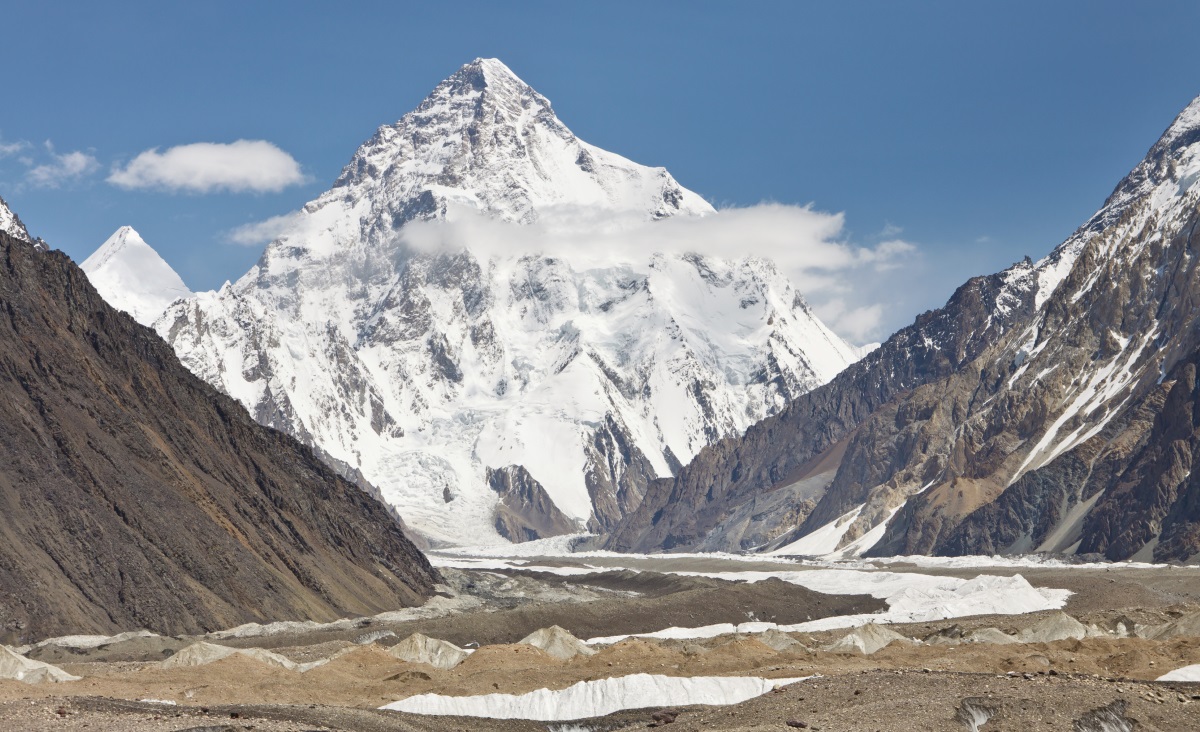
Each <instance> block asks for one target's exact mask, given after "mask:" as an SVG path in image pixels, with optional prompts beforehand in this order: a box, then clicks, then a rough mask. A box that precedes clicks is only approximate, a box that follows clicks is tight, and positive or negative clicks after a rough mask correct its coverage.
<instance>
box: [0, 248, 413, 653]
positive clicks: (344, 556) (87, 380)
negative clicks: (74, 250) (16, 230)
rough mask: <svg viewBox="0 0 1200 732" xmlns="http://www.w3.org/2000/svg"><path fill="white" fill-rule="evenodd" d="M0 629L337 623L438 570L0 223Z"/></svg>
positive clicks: (308, 460) (375, 608) (63, 260)
mask: <svg viewBox="0 0 1200 732" xmlns="http://www.w3.org/2000/svg"><path fill="white" fill-rule="evenodd" d="M0 432H2V433H3V434H4V439H3V440H0V638H7V639H26V638H35V637H39V636H46V635H61V634H67V633H81V632H82V633H105V634H109V633H113V632H116V631H121V630H128V629H130V628H143V627H144V628H150V629H153V630H156V631H158V632H161V633H169V634H176V633H196V632H200V631H206V630H213V629H217V628H220V627H228V626H233V625H237V624H240V623H244V622H250V621H260V622H263V621H271V620H281V619H301V618H311V619H314V620H333V619H336V618H338V617H345V616H347V615H353V614H360V613H361V614H366V613H372V614H373V613H377V612H381V611H384V610H389V609H395V608H397V607H400V606H405V605H412V604H416V603H420V602H422V601H423V599H424V598H425V597H427V596H428V595H429V594H431V592H432V585H433V583H434V581H435V580H436V572H435V571H434V570H433V569H432V568H431V567H430V565H429V563H428V562H427V561H426V559H425V558H424V556H423V555H422V554H421V553H420V552H419V551H417V550H416V549H415V548H414V547H413V545H412V544H411V543H410V542H409V541H408V540H407V539H406V538H405V536H404V534H403V533H402V531H401V530H400V528H399V526H398V524H397V523H396V522H395V521H394V520H393V519H392V517H391V516H390V515H389V513H388V512H387V510H386V509H385V508H384V506H383V505H381V504H380V503H379V502H378V501H376V500H375V499H373V498H371V497H370V496H368V495H366V494H365V493H363V492H362V491H361V490H359V489H358V488H356V487H354V486H352V485H351V484H349V483H347V482H346V481H344V480H342V479H341V478H339V477H338V476H337V475H336V474H335V473H333V471H332V470H330V469H329V468H328V467H327V466H325V465H324V464H323V463H322V462H321V461H319V460H318V459H317V458H316V457H315V456H314V455H313V453H312V452H311V450H309V449H308V448H305V447H303V446H302V445H300V444H299V443H297V442H296V441H295V440H294V439H292V438H290V437H287V436H286V435H284V434H282V433H279V432H275V431H274V430H270V429H266V428H264V427H262V426H260V425H258V424H256V423H255V422H254V421H253V420H252V419H251V418H250V417H249V415H247V414H246V412H245V410H244V409H243V408H242V407H241V406H240V405H239V404H237V403H236V402H234V401H233V400H232V399H230V398H228V397H226V396H225V395H223V394H220V393H219V392H217V391H216V390H215V389H213V388H212V387H210V386H208V385H207V384H205V383H204V382H202V381H200V380H199V379H198V378H196V377H195V376H193V375H192V374H191V373H190V372H188V371H187V369H185V368H184V367H183V366H182V365H181V364H180V363H179V361H178V359H177V358H176V357H175V354H174V353H173V352H172V351H171V348H170V347H169V346H168V345H167V344H165V343H163V342H162V340H161V339H160V338H158V337H157V336H156V335H155V334H154V333H153V331H150V330H149V329H147V328H144V327H142V326H140V325H138V324H137V323H135V322H134V321H133V319H132V318H130V317H129V316H128V315H126V314H123V313H118V312H117V311H116V310H114V309H113V308H112V307H110V306H109V305H108V304H107V303H106V302H105V301H104V300H103V299H102V298H101V297H100V296H99V295H98V294H97V293H96V291H95V290H94V289H93V288H92V286H91V284H90V283H89V282H88V279H87V276H86V275H85V274H84V273H83V271H82V270H80V269H79V268H78V267H76V266H75V265H74V264H72V263H71V261H70V260H69V259H68V258H67V257H66V256H65V255H63V254H61V253H59V252H48V251H47V252H39V251H37V250H35V249H34V248H33V247H31V246H29V245H28V244H27V243H25V242H22V241H18V240H16V239H14V238H12V237H10V236H8V235H5V234H0Z"/></svg>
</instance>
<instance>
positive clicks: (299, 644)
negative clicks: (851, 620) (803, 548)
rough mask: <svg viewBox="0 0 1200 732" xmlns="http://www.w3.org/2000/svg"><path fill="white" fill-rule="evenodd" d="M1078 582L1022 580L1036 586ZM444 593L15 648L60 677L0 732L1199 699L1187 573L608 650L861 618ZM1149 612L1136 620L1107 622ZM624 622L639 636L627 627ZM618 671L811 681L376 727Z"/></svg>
mask: <svg viewBox="0 0 1200 732" xmlns="http://www.w3.org/2000/svg"><path fill="white" fill-rule="evenodd" d="M922 571H927V570H922ZM1089 571H1091V570H1072V569H1048V570H1045V571H1039V572H1031V573H1030V574H1031V575H1035V576H1036V582H1038V583H1044V584H1046V585H1047V586H1054V585H1055V583H1058V584H1062V581H1063V580H1066V579H1069V578H1070V577H1071V576H1072V573H1084V572H1089ZM443 574H444V575H446V578H447V583H448V584H447V585H445V586H443V587H442V589H443V591H444V592H445V594H447V595H451V596H452V597H449V598H442V599H443V600H444V602H445V604H446V606H447V607H449V608H451V609H450V610H447V611H446V612H444V613H442V614H440V616H439V615H438V614H437V613H431V614H430V616H429V617H418V618H409V619H407V620H405V619H403V618H402V616H401V619H399V620H397V619H396V618H395V617H393V618H392V619H390V620H389V619H387V618H386V617H385V616H381V617H384V619H367V618H364V619H362V620H360V621H356V622H353V623H341V624H332V625H327V626H316V625H312V626H304V627H303V628H302V627H285V628H284V629H282V630H281V629H280V628H277V627H267V628H258V629H253V628H252V629H239V630H237V631H236V632H231V633H226V634H211V635H210V636H208V637H183V636H180V637H174V638H168V637H161V636H152V635H146V634H129V635H128V636H126V637H123V638H120V639H118V640H115V641H114V642H112V643H105V642H102V641H103V639H101V641H97V640H95V639H92V640H86V639H83V638H80V639H73V640H71V639H68V640H64V641H61V642H55V643H48V644H42V645H40V646H32V647H27V648H23V649H18V650H21V651H23V652H24V657H25V658H29V659H31V660H37V661H41V662H43V663H51V664H53V665H54V666H55V667H57V668H60V669H61V670H62V671H63V672H65V673H66V674H70V675H73V676H78V677H80V680H78V681H68V682H64V683H38V684H28V683H23V682H20V681H13V680H8V681H0V729H22V730H26V729H27V730H42V729H46V730H49V729H55V730H75V729H80V730H82V729H85V728H86V729H89V730H94V729H111V730H116V731H117V732H122V731H124V730H138V731H141V730H147V731H153V732H158V731H159V730H162V731H164V732H165V731H168V730H169V731H171V732H183V731H184V730H189V731H192V732H199V730H206V732H213V731H215V730H227V729H231V730H242V729H255V730H269V731H273V730H363V731H366V732H370V731H372V730H451V729H472V730H475V729H496V730H568V729H576V728H579V729H588V730H595V731H597V732H598V731H599V730H612V729H638V728H641V729H644V728H646V727H647V726H656V727H660V726H666V725H668V724H669V725H671V727H672V729H679V730H687V729H695V730H700V729H704V730H709V729H715V730H743V729H745V730H751V729H753V730H759V729H764V730H765V729H774V730H786V729H813V730H829V731H830V732H832V731H834V730H844V731H849V730H875V731H879V730H911V729H928V730H983V732H992V731H993V730H1010V731H1012V730H1059V729H1061V730H1071V731H1072V732H1093V730H1094V731H1095V732H1102V731H1103V732H1107V730H1110V729H1117V730H1120V729H1137V730H1187V729H1197V728H1200V684H1196V683H1183V682H1156V681H1155V679H1157V678H1158V677H1160V676H1162V675H1164V674H1166V673H1168V672H1170V671H1172V670H1174V669H1178V668H1182V667H1185V666H1189V665H1193V664H1200V603H1195V602H1191V601H1189V599H1188V598H1189V597H1191V593H1192V592H1194V591H1195V590H1196V589H1198V588H1200V573H1197V572H1195V571H1194V570H1190V569H1171V568H1146V569H1114V570H1113V571H1111V572H1103V571H1102V570H1101V571H1100V572H1098V573H1095V576H1096V577H1099V576H1101V575H1110V576H1113V577H1114V579H1116V580H1118V581H1115V582H1113V583H1112V584H1113V585H1114V586H1119V587H1122V588H1124V589H1123V590H1122V591H1121V592H1115V593H1113V594H1111V595H1110V596H1108V597H1109V599H1110V600H1112V602H1105V601H1104V600H1105V597H1106V596H1105V595H1104V593H1103V592H1094V593H1092V594H1090V595H1088V594H1084V593H1080V595H1076V596H1074V597H1072V598H1071V602H1068V604H1067V606H1066V608H1065V609H1064V610H1049V611H1044V612H1037V613H1030V614H1024V615H984V616H971V617H960V618H954V619H949V620H939V621H931V622H922V623H901V624H891V625H866V626H861V627H857V628H840V629H827V630H822V631H820V632H810V633H783V632H779V631H769V632H767V633H762V634H756V635H749V634H725V635H719V636H716V637H711V638H692V639H651V638H628V639H625V640H622V641H620V642H617V643H613V644H608V645H601V644H596V645H587V644H584V643H582V642H581V641H580V639H581V638H588V637H592V636H593V635H617V634H619V633H620V632H623V631H634V632H645V631H648V630H653V629H657V628H660V627H661V626H662V625H664V624H665V623H664V622H663V621H661V620H660V621H659V622H657V623H656V624H654V626H653V627H649V626H647V625H645V624H648V623H651V622H652V621H653V619H652V618H650V617H649V615H650V613H649V611H648V610H646V609H645V608H656V607H662V608H665V609H667V610H669V609H670V608H672V607H678V608H680V610H679V611H680V612H682V608H691V612H692V613H693V614H695V616H696V617H695V618H694V619H690V618H689V620H694V622H689V625H692V626H696V625H702V624H705V623H706V622H730V621H731V620H736V618H730V617H729V609H728V608H730V607H734V608H738V612H740V614H741V615H742V617H743V619H744V617H745V614H746V612H747V611H749V610H750V608H759V609H758V610H756V611H754V612H757V613H762V612H764V611H766V610H770V609H771V608H776V614H778V613H779V612H780V611H782V608H783V607H784V606H785V605H786V604H787V603H788V602H789V601H791V602H792V603H793V605H794V606H795V607H793V608H792V609H791V611H792V612H805V613H808V612H813V611H816V609H817V607H818V606H817V605H816V604H815V603H817V602H820V603H821V604H820V606H819V607H821V608H823V609H829V608H835V609H837V610H839V611H841V612H845V611H847V610H852V609H855V608H859V607H860V605H861V604H862V603H864V602H867V601H871V602H874V603H875V604H876V606H878V605H880V604H882V603H881V602H880V601H878V600H871V598H864V597H862V596H857V597H856V596H836V595H821V594H819V593H814V592H811V591H807V590H804V588H801V587H797V586H794V585H789V584H787V583H784V582H771V581H762V582H756V583H742V582H731V581H724V580H714V579H710V578H701V577H684V576H678V575H669V574H655V573H653V572H641V573H635V572H631V571H617V570H613V571H599V572H596V573H592V574H583V575H579V576H571V577H564V576H558V575H546V574H534V573H523V572H514V571H506V572H504V573H499V572H490V571H466V570H445V571H444V572H443ZM1104 584H1108V583H1104ZM750 590H753V592H756V593H761V594H759V595H754V594H748V592H749V591H750ZM797 590H800V591H801V592H797ZM471 591H473V592H474V593H475V594H473V595H472V594H469V592H471ZM697 593H699V594H697ZM1081 598H1082V599H1081ZM1150 598H1155V599H1156V601H1157V602H1156V603H1151V602H1141V604H1137V605H1132V604H1125V605H1123V604H1121V603H1124V602H1126V601H1129V600H1136V601H1145V600H1147V599H1150ZM751 599H753V600H755V601H757V604H756V603H754V602H750V600H751ZM685 600H686V602H685ZM656 603H657V604H656ZM763 603H767V604H763ZM771 603H773V604H771ZM806 603H811V607H810V606H809V605H806ZM408 612H410V613H411V612H412V611H408ZM639 612H644V613H647V615H645V616H639V614H638V613H639ZM605 617H608V618H610V621H609V622H608V624H607V625H605V623H604V618H605ZM639 617H644V618H645V620H644V624H643V625H642V626H637V627H634V626H632V625H630V623H631V622H632V621H631V618H634V619H636V618H639ZM535 626H536V627H535ZM305 628H307V629H305ZM414 634H416V635H414ZM217 636H224V637H217ZM479 638H484V639H488V640H485V641H482V642H480V641H478V640H475V639H479ZM72 644H74V645H72ZM477 644H478V645H477ZM632 674H656V675H662V676H669V677H711V676H718V677H720V676H730V677H733V676H737V677H753V678H765V679H792V678H804V677H811V678H806V679H805V680H803V681H799V682H797V683H793V684H790V685H788V686H785V687H783V688H781V689H777V690H776V691H773V692H772V691H768V692H767V693H765V694H763V695H762V696H759V697H757V698H752V699H750V700H749V701H743V702H741V703H737V704H733V705H730V706H724V707H711V706H709V707H706V706H656V707H652V708H643V709H626V710H622V711H619V712H617V713H615V714H610V715H608V716H605V717H602V718H599V719H591V720H587V721H584V722H571V723H570V724H566V723H564V722H536V721H526V720H494V719H480V718H470V719H467V718H458V717H435V716H422V715H414V714H407V713H402V712H393V711H381V710H379V709H378V707H381V706H383V705H385V704H389V703H392V702H396V701H398V700H401V699H406V698H409V697H413V696H416V695H419V694H440V695H448V696H467V695H484V694H510V695H523V694H527V693H528V692H531V691H534V690H537V689H543V688H544V689H551V690H562V689H567V687H570V686H572V685H574V684H577V683H580V682H587V681H594V680H598V679H607V678H615V677H621V676H628V675H632ZM1106 720H1107V721H1106ZM1114 720H1116V721H1114ZM1122 720H1124V721H1122ZM972 724H974V725H975V726H974V727H972V726H971V725H972ZM1104 724H1108V725H1109V726H1107V727H1106V726H1104ZM1122 724H1124V725H1125V726H1120V725H1122ZM564 725H566V726H564ZM571 725H579V726H578V727H572V726H571ZM1089 725H1091V726H1089ZM1113 725H1117V726H1113Z"/></svg>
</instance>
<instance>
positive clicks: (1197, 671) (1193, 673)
mask: <svg viewBox="0 0 1200 732" xmlns="http://www.w3.org/2000/svg"><path fill="white" fill-rule="evenodd" d="M1155 681H1196V682H1200V663H1197V664H1193V665H1191V666H1184V667H1183V668H1177V669H1175V670H1174V671H1169V672H1167V673H1165V674H1163V675H1162V676H1159V677H1158V678H1157V679H1155Z"/></svg>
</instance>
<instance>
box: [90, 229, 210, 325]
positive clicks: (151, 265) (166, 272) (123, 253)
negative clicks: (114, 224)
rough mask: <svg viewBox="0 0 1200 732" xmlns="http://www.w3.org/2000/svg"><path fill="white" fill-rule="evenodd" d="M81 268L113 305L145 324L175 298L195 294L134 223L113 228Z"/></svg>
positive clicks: (148, 323) (153, 318) (156, 316)
mask: <svg viewBox="0 0 1200 732" xmlns="http://www.w3.org/2000/svg"><path fill="white" fill-rule="evenodd" d="M80 268H81V269H83V271H84V272H86V273H87V276H88V279H89V280H91V283H92V286H93V287H95V288H96V291H97V292H99V293H100V295H101V296H102V297H103V298H104V299H105V300H107V301H108V303H109V304H110V305H112V306H113V307H115V308H116V309H118V310H124V311H125V312H127V313H129V314H130V315H132V316H133V319H134V320H136V321H137V322H139V323H141V324H142V325H153V323H154V321H155V320H156V319H157V318H158V316H160V315H162V312H163V310H165V309H166V308H167V306H168V305H170V304H171V303H172V302H174V301H175V300H178V299H180V298H186V297H191V296H192V291H191V290H189V289H188V288H187V285H185V284H183V280H182V279H180V277H179V275H178V274H176V273H175V270H173V269H171V265H169V264H167V263H166V262H165V261H163V258H162V257H160V256H159V255H158V252H156V251H154V249H153V248H152V247H151V246H150V245H149V244H147V243H146V242H145V241H144V240H143V239H142V237H141V236H140V235H139V234H138V233H137V232H136V231H134V230H133V227H131V226H122V227H121V228H119V229H117V230H116V231H115V232H113V235H112V236H110V237H108V240H107V241H105V242H104V243H103V244H101V245H100V248H99V249H97V250H96V251H95V252H92V255H91V256H90V257H88V258H87V259H85V260H84V262H83V264H81V265H80Z"/></svg>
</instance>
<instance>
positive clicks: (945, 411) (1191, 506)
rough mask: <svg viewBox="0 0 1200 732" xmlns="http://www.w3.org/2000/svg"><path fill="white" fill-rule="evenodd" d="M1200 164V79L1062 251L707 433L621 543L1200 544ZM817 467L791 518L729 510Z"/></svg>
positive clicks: (1157, 548) (616, 542)
mask: <svg viewBox="0 0 1200 732" xmlns="http://www.w3.org/2000/svg"><path fill="white" fill-rule="evenodd" d="M1198 181H1200V99H1198V100H1197V101H1195V102H1193V103H1192V104H1191V105H1189V106H1188V108H1187V109H1185V110H1184V112H1183V113H1181V114H1180V116H1179V117H1178V118H1177V119H1176V120H1175V122H1174V123H1173V124H1172V125H1171V126H1170V128H1168V130H1167V131H1166V132H1165V133H1164V135H1163V136H1162V138H1161V139H1160V140H1159V141H1158V143H1156V144H1155V146H1154V147H1153V148H1152V149H1151V150H1150V152H1149V153H1148V155H1147V156H1146V158H1145V159H1144V160H1143V161H1142V162H1141V163H1140V164H1139V165H1138V166H1137V167H1136V168H1135V169H1134V170H1133V171H1132V172H1131V173H1130V174H1129V176H1127V177H1126V178H1125V179H1124V180H1123V181H1122V182H1121V183H1120V184H1119V185H1118V186H1117V188H1116V190H1115V191H1114V192H1113V194H1112V195H1111V196H1110V197H1109V199H1108V200H1107V201H1106V202H1105V205H1104V206H1103V207H1102V208H1101V209H1100V210H1099V211H1098V212H1097V213H1096V214H1095V216H1093V217H1092V218H1091V219H1090V220H1089V221H1088V222H1087V223H1085V224H1084V225H1083V226H1082V227H1080V229H1079V230H1078V231H1077V232H1075V234H1073V235H1072V236H1071V237H1070V238H1069V239H1068V240H1067V241H1066V242H1064V243H1063V244H1062V245H1060V246H1059V247H1058V248H1056V249H1055V250H1054V252H1052V253H1051V254H1050V255H1049V256H1048V257H1046V258H1045V259H1043V260H1041V261H1039V262H1037V263H1033V262H1031V261H1028V260H1026V261H1024V262H1020V263H1017V264H1015V265H1014V266H1013V267H1011V268H1009V269H1008V270H1005V271H1004V272H1001V273H999V274H996V275H992V276H990V277H980V278H975V279H973V280H971V281H970V282H968V283H967V284H965V285H964V286H963V287H962V288H960V289H959V290H958V291H957V292H956V293H955V294H954V296H953V297H952V298H951V299H950V301H949V302H948V303H947V305H946V306H945V307H943V308H942V309H940V310H937V311H933V312H930V313H926V314H925V315H922V316H920V317H919V318H918V319H917V321H916V322H915V323H914V324H913V325H912V326H909V327H908V328H905V329H903V330H901V331H900V332H898V333H897V334H896V335H894V336H892V337H891V338H890V339H888V341H887V342H885V343H884V344H883V345H882V346H881V347H880V348H879V349H877V350H876V351H874V352H872V353H871V354H869V355H868V356H867V357H865V358H864V359H863V360H862V361H860V362H859V363H857V364H854V365H853V366H851V367H850V368H848V369H847V370H846V371H845V372H843V373H842V374H841V375H839V376H838V377H837V378H835V379H834V380H833V381H831V382H830V383H829V384H827V385H825V386H823V387H821V388H819V389H816V390H814V391H812V392H810V393H808V394H806V395H804V396H802V397H800V398H799V399H797V400H796V401H794V402H793V403H792V404H790V405H789V406H788V407H787V408H786V409H785V410H784V411H783V412H782V413H781V414H779V415H777V416H775V417H772V418H768V419H767V420H765V421H763V422H761V423H759V424H757V425H755V426H754V427H752V428H751V429H750V430H748V431H747V433H746V435H745V437H744V438H740V439H739V438H734V439H729V440H725V441H722V442H720V443H717V444H716V445H714V446H712V447H711V448H708V449H706V450H704V451H701V453H700V455H699V456H698V457H697V459H696V460H695V461H694V462H693V463H692V464H691V465H689V466H688V467H687V468H686V469H685V470H683V471H681V472H680V474H679V475H678V476H677V477H676V478H675V479H672V480H665V481H658V482H656V483H654V484H653V485H652V486H651V488H650V490H649V491H648V493H647V495H646V498H645V499H644V501H643V503H642V505H641V507H640V508H639V509H638V510H637V511H635V512H633V513H632V514H631V515H630V516H628V517H627V518H626V519H625V520H624V521H623V522H622V523H621V525H620V526H618V527H617V528H616V529H615V530H614V532H613V533H612V535H611V537H610V538H609V546H610V547H611V548H619V549H637V550H642V551H646V550H654V549H662V548H675V547H679V548H686V547H696V546H701V545H702V546H705V547H706V548H724V549H746V548H765V549H779V550H781V551H785V552H787V551H792V552H795V553H825V552H827V551H835V550H849V551H851V552H852V553H855V554H858V553H867V554H921V553H935V554H969V553H971V554H973V553H1020V552H1032V551H1043V552H1065V553H1080V554H1094V553H1098V554H1102V555H1103V556H1105V557H1107V558H1109V559H1114V560H1116V559H1127V558H1130V557H1136V558H1139V559H1140V558H1146V559H1150V558H1153V559H1157V560H1165V559H1174V560H1186V559H1189V558H1191V557H1193V556H1195V555H1196V554H1197V553H1200V512H1198V510H1197V508H1196V507H1197V506H1198V505H1200V503H1198V499H1197V496H1200V489H1198V488H1197V487H1196V484H1195V483H1194V481H1193V479H1192V477H1191V470H1190V466H1191V462H1192V460H1193V459H1194V458H1193V455H1194V454H1196V453H1195V452H1194V451H1195V450H1196V448H1197V447H1198V446H1200V443H1198V442H1197V439H1196V436H1195V435H1196V431H1195V427H1194V426H1193V425H1194V419H1193V412H1194V411H1195V410H1194V404H1195V394H1196V387H1195V366H1196V363H1197V361H1198V360H1200V353H1198V347H1200V343H1198V342H1197V336H1196V327H1195V326H1196V315H1197V313H1198V312H1200V310H1198V309H1197V307H1196V304H1195V300H1196V298H1197V293H1200V283H1198V282H1197V281H1196V271H1195V261H1196V249H1197V248H1198V247H1200V234H1198V233H1197V230H1196V224H1197V222H1198V221H1200V210H1198V206H1197V203H1198V201H1200V185H1198ZM805 481H808V485H809V487H810V490H809V492H808V500H809V502H810V504H811V505H810V506H806V507H805V508H806V509H807V515H806V517H805V518H804V519H803V521H801V522H800V523H799V525H798V526H796V528H795V529H793V530H792V531H790V532H787V533H784V534H781V535H780V536H778V537H776V538H775V539H774V540H770V541H765V542H764V541H762V539H763V537H762V536H761V535H755V534H753V533H751V534H747V533H746V532H745V530H744V529H745V526H744V523H738V522H737V521H735V520H734V519H736V517H737V516H738V515H739V512H741V513H744V509H743V508H742V507H744V506H746V505H748V504H750V503H751V502H755V501H758V502H762V501H767V500H769V498H770V497H771V496H778V495H783V496H785V497H787V492H788V491H790V490H795V489H796V487H797V486H800V485H802V484H804V482H805ZM814 484H815V487H813V486H814ZM776 502H777V503H781V504H783V505H785V506H791V508H792V509H794V508H795V501H792V502H791V503H789V502H788V501H786V500H777V501H776ZM792 515H795V511H794V510H793V512H792ZM793 525H794V524H793ZM808 537H819V538H820V540H819V541H818V540H817V539H815V538H814V539H809V538H808ZM818 549H819V551H818Z"/></svg>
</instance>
